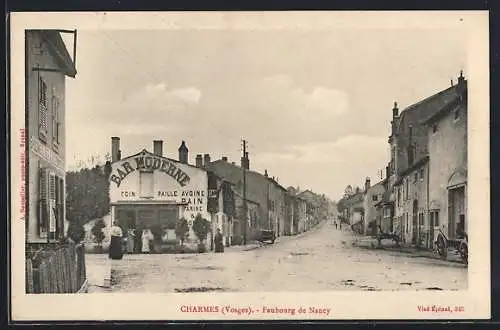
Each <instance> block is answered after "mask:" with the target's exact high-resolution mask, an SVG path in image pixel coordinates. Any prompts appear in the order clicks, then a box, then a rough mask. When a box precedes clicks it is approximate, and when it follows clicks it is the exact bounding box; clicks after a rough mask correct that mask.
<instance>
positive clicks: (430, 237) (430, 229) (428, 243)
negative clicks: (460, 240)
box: [427, 212, 435, 248]
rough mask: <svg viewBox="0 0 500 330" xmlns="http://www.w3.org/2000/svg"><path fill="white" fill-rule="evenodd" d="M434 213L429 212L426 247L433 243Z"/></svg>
mask: <svg viewBox="0 0 500 330" xmlns="http://www.w3.org/2000/svg"><path fill="white" fill-rule="evenodd" d="M434 214H435V212H429V241H428V242H427V247H429V248H431V247H432V246H433V244H434V226H435V224H434V223H435V221H434Z"/></svg>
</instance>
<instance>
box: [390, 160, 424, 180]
mask: <svg viewBox="0 0 500 330" xmlns="http://www.w3.org/2000/svg"><path fill="white" fill-rule="evenodd" d="M428 161H429V156H425V157H422V158H421V159H419V160H418V161H417V162H415V163H414V164H413V165H412V166H410V167H408V168H407V169H406V170H404V171H403V172H401V174H400V175H399V177H398V180H397V181H396V182H395V183H394V185H395V186H397V185H399V184H401V182H402V181H403V178H404V177H405V176H407V175H408V174H409V173H411V172H413V171H414V170H416V169H418V168H419V167H422V166H424V165H425V164H426V163H427V162H428Z"/></svg>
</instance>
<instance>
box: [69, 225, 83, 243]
mask: <svg viewBox="0 0 500 330" xmlns="http://www.w3.org/2000/svg"><path fill="white" fill-rule="evenodd" d="M67 235H68V237H69V238H71V240H72V241H73V242H75V243H80V242H81V241H83V239H84V238H85V228H83V225H82V224H81V223H80V222H78V221H72V222H70V223H69V226H68V234H67Z"/></svg>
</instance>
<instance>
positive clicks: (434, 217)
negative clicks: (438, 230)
mask: <svg viewBox="0 0 500 330" xmlns="http://www.w3.org/2000/svg"><path fill="white" fill-rule="evenodd" d="M429 216H430V222H431V227H432V226H434V227H439V210H433V211H431V212H430V213H429Z"/></svg>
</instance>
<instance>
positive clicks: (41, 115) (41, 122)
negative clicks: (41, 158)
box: [38, 77, 49, 142]
mask: <svg viewBox="0 0 500 330" xmlns="http://www.w3.org/2000/svg"><path fill="white" fill-rule="evenodd" d="M48 121H49V110H48V107H47V83H46V82H45V80H44V79H43V78H42V77H40V78H39V79H38V132H39V137H40V140H42V141H43V142H46V141H47V132H48V125H49V123H48Z"/></svg>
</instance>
